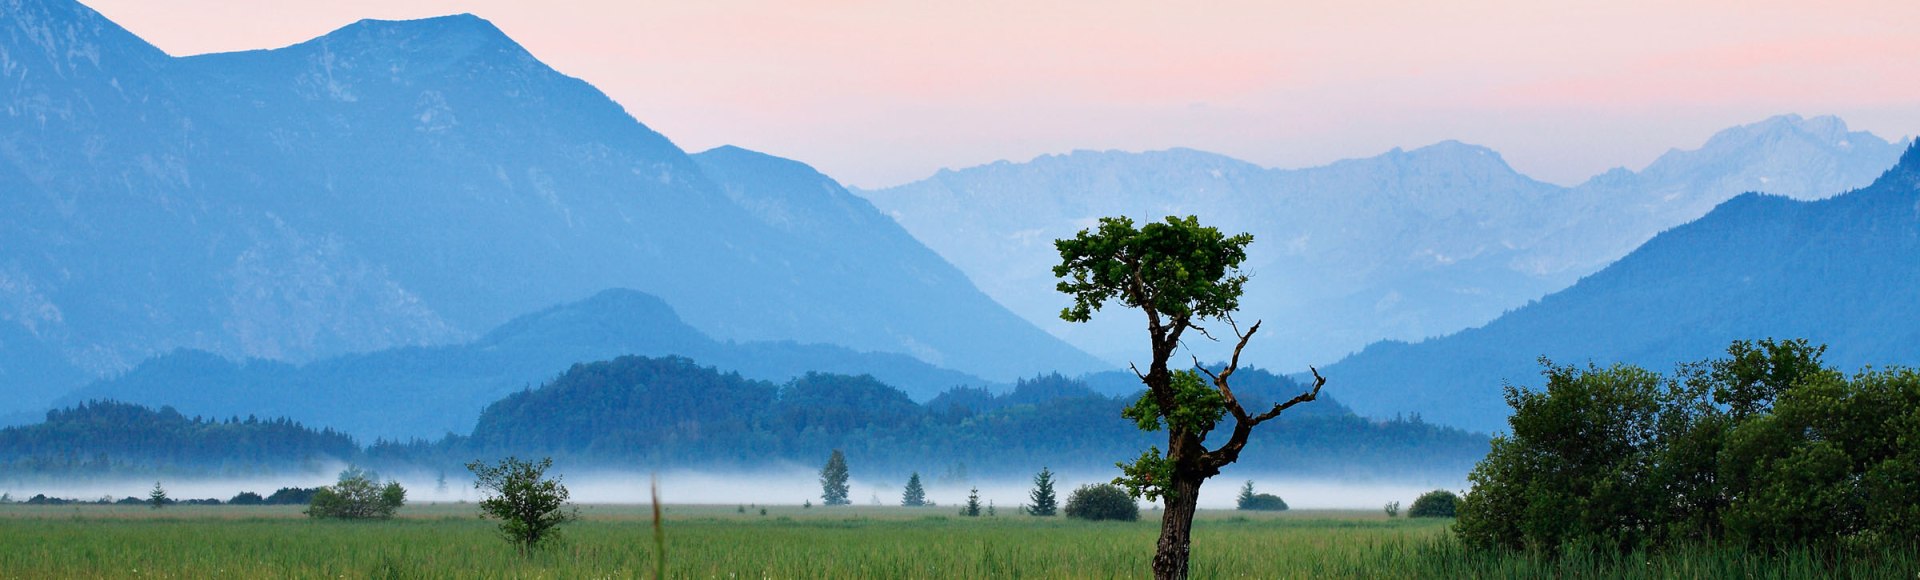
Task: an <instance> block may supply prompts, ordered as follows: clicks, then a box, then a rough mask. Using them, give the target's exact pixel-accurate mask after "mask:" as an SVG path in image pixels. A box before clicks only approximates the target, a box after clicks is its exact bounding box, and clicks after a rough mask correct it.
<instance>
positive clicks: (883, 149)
mask: <svg viewBox="0 0 1920 580" xmlns="http://www.w3.org/2000/svg"><path fill="white" fill-rule="evenodd" d="M83 2H84V3H86V4H87V5H89V6H91V7H93V8H94V9H95V10H98V11H100V12H101V13H102V14H105V15H106V16H107V17H108V18H111V19H113V20H114V21H116V22H118V23H120V24H121V25H122V26H125V27H126V28H128V29H129V30H132V31H133V32H134V33H135V34H138V35H140V36H141V37H143V38H146V39H147V40H148V41H149V42H152V43H154V44H155V45H157V46H159V47H160V48H161V49H163V50H166V51H167V52H169V53H171V54H175V55H189V54H200V53H207V52H225V51H234V50H248V49H256V48H277V47H281V46H286V45H290V44H294V43H297V42H300V41H304V40H307V39H310V38H313V37H315V36H319V35H322V34H325V33H327V32H328V31H331V30H333V29H336V28H339V27H341V26H344V25H347V24H349V23H351V22H353V21H356V20H359V19H362V18H381V19H404V18H421V17H429V16H438V15H445V14H454V13H462V12H466V13H473V14H476V15H479V16H481V17H483V18H486V19H488V20H490V21H492V22H493V23H494V24H495V25H496V26H498V27H500V28H501V29H502V30H504V31H505V32H506V33H507V34H508V35H510V36H512V37H513V38H514V39H515V40H517V41H519V42H520V43H521V44H522V45H524V46H525V47H526V48H527V49H528V50H529V51H531V52H532V53H533V54H534V55H535V56H536V57H538V58H540V59H541V60H542V61H544V62H546V63H547V64H549V65H551V66H553V67H554V68H556V69H558V70H560V71H561V72H563V73H566V74H569V75H572V76H575V77H579V78H582V79H585V80H586V81H588V82H590V83H592V84H594V85H595V86H597V87H599V88H600V89H601V90H602V91H605V92H606V93H607V94H608V95H610V96H611V97H612V98H613V99H614V100H616V101H618V102H619V103H621V104H622V105H623V106H625V107H626V108H627V111H628V112H629V113H631V114H633V115H634V117H635V118H637V119H639V120H640V121H641V122H643V123H646V124H647V125H648V126H650V127H652V128H653V129H654V130H657V131H659V132H661V133H663V134H665V135H666V136H667V137H669V138H670V139H673V141H674V142H675V143H676V144H678V145H680V146H681V147H682V148H684V149H687V150H688V151H701V150H705V149H708V148H711V147H715V146H719V145H723V144H733V145H739V146H742V147H746V148H749V149H755V150H759V151H764V152H767V153H772V154H775V155H780V156H784V157H790V158H793V159H797V160H800V161H804V162H807V163H809V164H811V165H813V166H815V167H816V168H818V169H820V170H821V171H823V172H825V173H827V174H828V175H830V176H833V177H835V178H837V179H839V180H841V181H843V182H846V183H848V184H850V185H855V186H859V187H867V188H874V187H884V186H889V185H897V184H900V183H905V182H908V181H912V180H916V179H920V178H924V177H927V176H929V175H931V174H933V173H934V172H935V171H937V170H939V169H941V168H956V169H957V168H962V167H969V166H973V165H979V164H983V163H990V162H993V161H997V160H1003V159H1005V160H1014V161H1025V160H1028V159H1031V158H1033V157H1035V156H1038V155H1043V154H1050V153H1064V152H1068V151H1072V150H1076V149H1119V150H1128V151H1141V150H1155V149H1166V148H1171V147H1191V148H1195V149H1202V150H1207V151H1214V152H1217V153H1223V154H1226V155H1230V156H1233V157H1237V158H1240V159H1243V160H1247V161H1251V162H1254V163H1258V164H1261V165H1266V166H1269V167H1305V166H1312V165H1320V164H1325V163H1328V162H1331V161H1335V160H1338V159H1344V158H1352V157H1363V156H1370V155H1376V154H1379V153H1381V152H1384V151H1387V150H1389V149H1392V148H1394V147H1402V148H1409V149H1410V148H1414V147H1419V146H1423V145H1427V144H1431V143H1433V142H1436V141H1441V140H1446V139H1457V140H1461V141H1466V142H1469V143H1475V144H1479V145H1485V146H1488V147H1492V148H1494V149H1495V150H1498V151H1500V152H1501V153H1502V155H1503V156H1504V157H1505V158H1506V159H1507V161H1508V162H1509V163H1510V164H1511V165H1513V166H1514V167H1515V168H1516V169H1518V170H1520V171H1521V172H1523V173H1526V174H1528V175H1530V176H1533V177H1535V178H1537V179H1542V180H1545V181H1550V182H1555V183H1561V184H1573V183H1577V182H1579V181H1583V180H1585V179H1586V178H1587V177H1590V176H1592V175H1594V174H1597V173H1600V172H1602V171H1605V170H1606V169H1609V168H1612V167H1628V168H1633V169H1638V168H1640V167H1643V166H1645V165H1646V164H1647V163H1649V162H1651V161H1652V160H1653V159H1654V158H1655V157H1657V156H1659V155H1660V154H1661V153H1663V152H1665V151H1667V150H1668V149H1670V148H1682V149H1686V148H1694V147H1698V146H1699V145H1700V144H1701V143H1703V142H1704V141H1705V140H1706V138H1707V137H1708V136H1709V135H1711V134H1712V133H1714V132H1715V131H1718V130H1720V129H1724V128H1726V127H1730V126H1733V125H1738V124H1744V123H1751V122H1754V121H1758V120H1761V119H1764V118H1766V117H1770V116H1773V115H1776V114H1783V113H1798V114H1801V115H1806V116H1814V115H1823V114H1833V115H1839V116H1840V117H1841V118H1843V119H1845V120H1846V121H1847V122H1848V123H1849V125H1851V126H1852V127H1853V128H1854V129H1856V130H1868V131H1872V132H1874V133H1877V134H1879V135H1880V136H1881V137H1885V138H1888V139H1896V138H1899V137H1904V136H1910V135H1914V134H1916V133H1920V58H1914V57H1913V55H1915V54H1920V34H1914V33H1913V31H1912V24H1911V23H1914V22H1920V2H1914V1H1912V0H1893V1H1885V0H1874V1H1857V0H1829V1H1822V2H1807V1H1804V0H1794V1H1779V0H1737V1H1735V0H1729V1H1721V0H1706V1H1687V0H1657V1H1648V0H1602V1H1591V0H1551V1H1540V0H1514V1H1509V0H1464V1H1455V2H1432V1H1398V2H1387V1H1378V0H1347V1H1342V2H1321V1H1298V0H1283V1H1273V0H1267V1H1239V0H1219V1H1207V2H1141V1H1134V0H1104V1H1087V2H1056V1H1049V0H1013V1H1002V0H976V1H967V2H917V1H830V2H779V1H751V0H703V1H687V2H646V1H634V0H543V1H539V2H532V1H526V0H477V1H454V0H329V1H326V2H288V1H283V0H271V1H261V0H168V1H166V2H156V1H154V0H83Z"/></svg>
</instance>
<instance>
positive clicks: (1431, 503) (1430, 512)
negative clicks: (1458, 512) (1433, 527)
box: [1407, 489, 1460, 518]
mask: <svg viewBox="0 0 1920 580" xmlns="http://www.w3.org/2000/svg"><path fill="white" fill-rule="evenodd" d="M1459 504H1460V496H1458V495H1454V493H1453V492H1451V491H1447V490H1444V489H1436V490H1433V491H1429V492H1426V493H1423V494H1420V497H1419V498H1416V499H1414V500H1413V507H1410V508H1407V517H1410V518H1450V517H1453V516H1454V512H1455V508H1456V506H1458V505H1459Z"/></svg>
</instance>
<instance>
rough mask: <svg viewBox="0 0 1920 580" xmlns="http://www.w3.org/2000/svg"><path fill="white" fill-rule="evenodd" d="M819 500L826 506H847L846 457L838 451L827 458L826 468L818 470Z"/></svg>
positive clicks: (848, 501)
mask: <svg viewBox="0 0 1920 580" xmlns="http://www.w3.org/2000/svg"><path fill="white" fill-rule="evenodd" d="M820 499H821V503H824V504H826V505H847V504H848V503H852V502H851V501H850V500H848V499H847V456H846V454H844V453H841V452H840V450H839V449H835V450H833V456H831V457H828V458H827V466H826V467H822V468H820Z"/></svg>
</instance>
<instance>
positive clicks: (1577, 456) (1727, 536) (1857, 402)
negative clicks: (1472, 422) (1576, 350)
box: [1456, 340, 1920, 552]
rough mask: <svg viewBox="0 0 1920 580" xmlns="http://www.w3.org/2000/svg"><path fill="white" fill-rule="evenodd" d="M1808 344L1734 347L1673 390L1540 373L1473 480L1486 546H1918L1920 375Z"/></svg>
mask: <svg viewBox="0 0 1920 580" xmlns="http://www.w3.org/2000/svg"><path fill="white" fill-rule="evenodd" d="M1824 352H1825V347H1823V346H1813V345H1810V344H1809V343H1807V342H1806V341H1804V340H1788V341H1774V340H1763V341H1760V342H1758V343H1754V342H1745V341H1743V342H1735V343H1733V344H1732V345H1731V346H1730V347H1729V348H1728V350H1727V354H1728V357H1726V358H1722V359H1715V360H1709V361H1703V362H1699V363H1692V364H1687V365H1682V366H1681V367H1680V368H1679V370H1678V372H1676V373H1675V375H1674V376H1671V377H1663V376H1661V375H1659V374H1656V373H1652V372H1649V371H1646V370H1644V369H1640V368H1636V367H1632V366H1625V365H1619V366H1613V367H1608V368H1598V367H1594V366H1587V367H1585V368H1579V367H1570V366H1556V365H1553V364H1551V363H1546V362H1545V361H1542V362H1543V364H1545V366H1546V370H1545V373H1544V374H1545V376H1546V380H1547V384H1546V387H1545V388H1544V389H1542V390H1531V389H1519V388H1511V387H1510V388H1508V390H1507V393H1506V397H1507V403H1508V404H1509V405H1511V406H1512V407H1513V415H1512V417H1511V418H1510V419H1509V423H1510V424H1511V425H1512V428H1513V431H1512V433H1511V434H1510V435H1506V436H1503V437H1498V438H1495V439H1494V443H1493V451H1492V453H1490V454H1489V455H1488V456H1487V458H1486V459H1485V460H1484V461H1482V462H1481V463H1480V465H1479V466H1478V467H1476V468H1475V469H1474V471H1473V473H1472V475H1471V476H1470V478H1471V480H1472V482H1473V490H1472V493H1470V494H1468V495H1467V496H1466V497H1465V498H1464V499H1463V500H1462V501H1461V503H1460V506H1459V509H1460V518H1459V520H1458V522H1457V527H1456V532H1457V534H1458V536H1459V537H1460V539H1461V540H1462V541H1464V542H1465V543H1467V544H1468V545H1471V546H1475V547H1480V548H1503V549H1533V550H1543V551H1548V552H1552V551H1557V550H1560V549H1562V547H1564V546H1568V545H1573V544H1583V545H1599V546H1606V547H1609V548H1613V549H1619V550H1632V549H1639V548H1662V547H1672V546H1680V545H1691V544H1700V543H1715V542H1722V541H1728V542H1733V543H1736V544H1739V545H1745V546H1751V547H1756V548H1761V549H1777V548H1785V547H1789V546H1826V547H1845V546H1850V545H1859V544H1867V545H1878V544H1886V543H1892V542H1911V541H1912V538H1915V537H1920V501H1916V499H1915V498H1920V373H1916V372H1914V371H1912V370H1905V369H1895V370H1874V369H1868V370H1865V371H1862V372H1860V373H1858V374H1856V375H1853V376H1852V377H1848V376H1845V375H1843V374H1842V373H1840V372H1838V371H1837V370H1834V369H1832V368H1829V367H1827V366H1825V365H1824V364H1822V362H1821V355H1822V354H1823V353H1824Z"/></svg>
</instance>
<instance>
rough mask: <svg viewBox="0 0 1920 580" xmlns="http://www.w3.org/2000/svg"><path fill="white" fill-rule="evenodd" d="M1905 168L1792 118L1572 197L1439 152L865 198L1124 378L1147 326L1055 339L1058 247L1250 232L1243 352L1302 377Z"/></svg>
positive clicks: (1022, 172)
mask: <svg viewBox="0 0 1920 580" xmlns="http://www.w3.org/2000/svg"><path fill="white" fill-rule="evenodd" d="M1900 150H1901V146H1900V145H1896V144H1891V143H1888V142H1887V141H1885V140H1882V139H1880V138H1878V137H1875V136H1873V135H1871V134H1868V133H1863V132H1850V131H1848V130H1847V128H1846V125H1845V124H1844V123H1842V122H1841V121H1840V120H1839V119H1835V118H1832V117H1819V118H1813V119H1803V118H1800V117H1797V116H1791V115H1789V116H1782V117H1775V118H1773V119H1768V120H1766V121H1763V122H1760V123H1756V124H1753V125H1747V126H1743V127H1736V128H1732V129H1728V130H1726V131H1724V132H1722V133H1720V134H1719V135H1716V136H1715V137H1713V138H1712V139H1710V140H1709V141H1708V142H1707V143H1706V145H1705V146H1703V147H1702V148H1700V149H1697V150H1692V151H1672V152H1669V153H1668V154H1666V155H1664V156H1662V157H1661V158H1660V159H1659V160H1658V161H1656V162H1654V163H1653V164H1651V165H1649V166H1648V167H1647V168H1646V169H1645V170H1642V171H1640V172H1633V171H1628V170H1625V169H1618V170H1614V171H1611V172H1608V173H1606V174H1603V175H1601V176H1598V177H1595V178H1594V179H1593V180H1591V181H1590V182H1588V183H1585V184H1582V185H1580V186H1577V187H1572V188H1568V187H1560V186H1556V185H1552V184H1547V183H1542V182H1539V181H1535V180H1532V179H1530V178H1527V177H1526V176H1524V175H1521V174H1520V173H1518V172H1516V171H1514V170H1513V169H1512V168H1511V167H1509V166H1508V165H1507V164H1506V163H1505V161H1503V160H1502V159H1501V157H1500V155H1499V154H1498V153H1496V152H1494V151H1492V150H1489V149H1487V148H1484V147H1479V146H1474V145H1467V144H1462V143H1458V142H1453V141H1447V142H1442V143H1438V144H1435V145H1431V146H1428V147H1422V148H1419V149H1414V150H1411V151H1402V150H1399V149H1395V150H1393V151H1391V152H1388V153H1385V154H1382V155H1379V156H1376V157H1371V158H1366V159H1354V160H1347V161H1340V162H1337V163H1333V164H1330V165H1326V166H1322V167H1314V168H1308V169H1266V168H1262V167H1259V166H1256V165H1253V164H1249V163H1246V162H1242V161H1238V160H1235V159H1232V158H1228V157H1224V156H1220V155H1215V154H1211V153H1205V152H1200V151H1193V150H1187V149H1175V150H1170V151H1156V152H1147V153H1123V152H1112V151H1109V152H1090V151H1080V152H1074V153H1072V154H1068V155H1049V156H1043V157H1040V158H1037V159H1034V160H1032V161H1030V162H1026V163H1008V162H1000V163H994V164H990V165H985V166H980V167H974V168H969V169H963V170H959V171H941V172H940V173H938V174H936V175H934V176H932V177H930V178H928V179H926V180H923V181H918V182H914V183H910V184H906V185H902V186H898V187H893V188H887V189H882V190H876V191H862V192H860V193H861V194H862V195H864V196H867V197H868V198H870V199H872V200H873V202H874V204H875V205H877V206H879V207H880V208H881V209H882V210H884V211H886V212H887V213H888V214H889V215H892V216H893V217H894V218H895V219H898V220H900V222H901V223H902V224H903V225H905V226H906V228H907V230H908V231H911V232H913V234H914V235H915V236H918V237H919V238H920V239H921V240H922V241H925V242H926V243H927V245H928V246H930V247H932V248H934V249H935V250H937V251H939V252H940V253H941V254H942V255H944V256H946V257H947V259H948V260H950V261H952V262H953V263H954V264H956V265H958V266H959V267H960V268H961V269H962V270H965V271H966V272H967V273H968V275H969V276H971V277H972V278H973V279H974V280H975V282H976V283H978V284H979V285H980V287H981V288H982V289H983V290H984V291H986V292H987V293H988V294H990V295H992V296H994V297H995V298H996V299H998V300H1000V301H1001V302H1002V303H1003V304H1006V305H1007V306H1008V307H1009V308H1011V309H1012V310H1014V311H1015V312H1018V313H1019V314H1020V315H1022V316H1024V317H1026V318H1027V319H1028V320H1031V321H1033V322H1034V323H1035V324H1038V325H1040V326H1042V327H1043V328H1046V329H1048V330H1049V331H1050V332H1053V333H1054V334H1055V335H1056V336H1060V337H1063V338H1065V339H1067V340H1068V341H1069V342H1072V343H1074V344H1075V345H1078V346H1080V347H1082V348H1083V349H1087V350H1088V351H1089V352H1094V353H1096V354H1100V355H1102V356H1104V357H1106V358H1108V359H1110V360H1113V361H1116V362H1118V361H1121V360H1126V358H1127V357H1129V356H1133V357H1137V356H1139V353H1141V352H1144V350H1145V343H1144V339H1143V338H1142V337H1141V336H1140V332H1139V331H1138V326H1139V321H1138V320H1134V319H1132V318H1130V317H1126V316H1120V317H1114V318H1111V319H1108V320H1105V321H1103V320H1099V319H1096V320H1095V322H1094V323H1092V324H1087V325H1076V324H1068V323H1065V322H1061V321H1059V320H1058V314H1059V311H1060V309H1061V308H1062V307H1064V306H1066V304H1067V302H1066V300H1065V297H1063V296H1061V295H1060V294H1059V293H1058V292H1055V291H1054V289H1053V284H1054V279H1053V277H1052V272H1051V271H1050V269H1049V267H1050V266H1051V265H1052V264H1053V263H1054V262H1057V261H1058V256H1057V254H1056V253H1055V252H1054V250H1053V247H1052V242H1053V240H1054V239H1056V238H1061V237H1068V236H1071V235H1073V233H1074V232H1076V231H1078V230H1079V229H1081V228H1084V227H1087V226H1089V225H1092V224H1093V223H1094V220H1095V219H1097V218H1099V217H1101V216H1110V215H1128V216H1132V217H1133V218H1135V219H1136V220H1141V219H1159V218H1161V217H1164V216H1166V215H1170V214H1180V215H1184V214H1195V215H1199V216H1200V217H1201V219H1202V221H1203V222H1204V223H1207V224H1209V225H1217V226H1219V227H1221V228H1223V229H1227V230H1232V231H1246V232H1252V233H1254V234H1255V236H1256V238H1257V240H1256V241H1255V243H1254V245H1253V246H1252V248H1251V249H1250V259H1249V263H1248V271H1249V272H1250V273H1252V274H1253V276H1254V278H1253V281H1252V282H1251V283H1250V284H1249V285H1248V287H1247V288H1248V294H1249V295H1248V297H1247V298H1246V299H1245V300H1244V301H1243V303H1242V306H1243V308H1242V313H1243V317H1244V318H1247V319H1249V321H1250V320H1251V319H1253V318H1261V319H1265V320H1266V321H1267V323H1268V326H1267V331H1266V333H1265V335H1264V336H1263V337H1261V338H1260V339H1258V340H1256V341H1254V343H1253V345H1252V346H1250V347H1249V348H1250V349H1251V350H1250V353H1252V354H1254V355H1257V356H1256V358H1255V359H1254V360H1258V361H1261V363H1262V364H1266V365H1271V366H1276V367H1281V368H1291V369H1302V368H1304V366H1305V365H1307V364H1310V363H1325V362H1328V361H1332V360H1335V359H1337V358H1338V357H1340V356H1342V355H1344V354H1347V353H1350V352H1352V351H1355V350H1357V349H1359V348H1360V347H1362V346H1363V345H1366V344H1368V343H1371V342H1373V341H1376V340H1380V339H1382V338H1396V339H1402V340H1417V339H1421V338H1426V337H1430V336H1437V335H1441V334H1445V333H1448V332H1453V331H1457V330H1460V329H1463V328H1467V327H1470V326H1474V325H1478V324H1483V323H1485V322H1486V321H1488V320H1491V319H1493V318H1494V317H1496V316H1498V315H1499V314H1500V313H1502V312H1505V311H1507V310H1510V309H1513V308H1517V307H1519V306H1521V305H1524V304H1525V303H1526V302H1527V301H1529V300H1533V299H1537V298H1539V297H1541V296H1544V295H1546V294H1547V293H1549V292H1552V291H1554V290H1558V289H1561V288H1565V287H1566V286H1568V285H1570V284H1572V283H1573V282H1574V281H1575V280H1577V279H1578V278H1579V277H1580V276H1583V275H1586V274H1589V273H1592V272H1594V271H1597V270H1598V269H1600V268H1601V267H1604V266H1605V265H1606V264H1608V263H1611V262H1612V261H1614V260H1616V259H1618V258H1619V257H1620V256H1623V255H1625V254H1626V253H1627V252H1629V251H1631V250H1632V249H1633V248H1634V247H1637V246H1638V245H1639V244H1640V243H1642V242H1644V241H1646V240H1647V239H1649V238H1651V237H1652V236H1653V235H1654V234H1655V233H1658V232H1659V231H1661V230H1664V229H1666V228H1670V227H1673V226H1676V225H1679V224H1682V223H1685V222H1687V221H1689V220H1692V219H1695V218H1698V217H1700V216H1701V215H1704V214H1705V213H1706V212H1707V211H1708V210H1709V209H1710V208H1712V207H1713V205H1714V204H1717V203H1719V202H1721V201H1725V200H1727V199H1730V198H1732V197H1733V196H1735V195H1737V194H1739V193H1742V192H1746V191H1764V192H1773V193H1780V194H1785V195H1792V196H1795V197H1801V198H1812V197H1816V196H1818V195H1825V194H1831V193H1832V192H1838V191H1845V190H1848V189H1852V188H1856V187H1860V186H1863V185H1866V184H1867V183H1869V182H1871V181H1872V179H1873V178H1874V176H1876V175H1878V174H1879V173H1880V172H1881V171H1884V170H1885V169H1886V167H1888V166H1890V165H1892V164H1893V163H1894V160H1895V159H1896V158H1897V157H1898V156H1899V154H1900ZM1208 356H1218V355H1217V353H1216V354H1212V355H1210V354H1206V353H1203V354H1202V357H1203V358H1206V357H1208Z"/></svg>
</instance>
